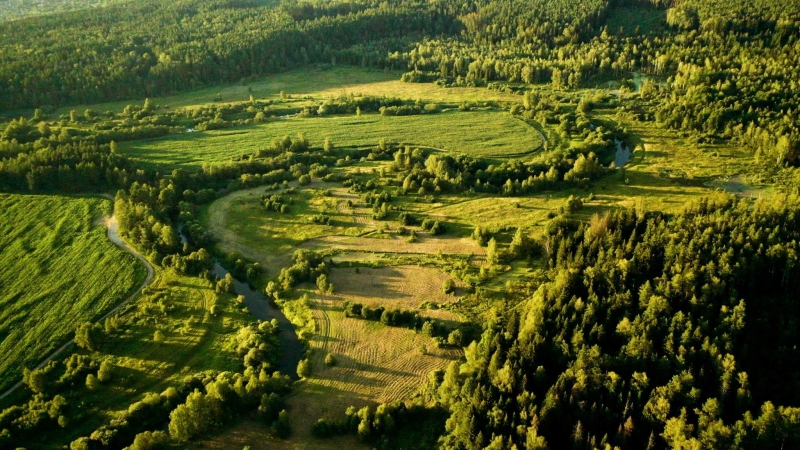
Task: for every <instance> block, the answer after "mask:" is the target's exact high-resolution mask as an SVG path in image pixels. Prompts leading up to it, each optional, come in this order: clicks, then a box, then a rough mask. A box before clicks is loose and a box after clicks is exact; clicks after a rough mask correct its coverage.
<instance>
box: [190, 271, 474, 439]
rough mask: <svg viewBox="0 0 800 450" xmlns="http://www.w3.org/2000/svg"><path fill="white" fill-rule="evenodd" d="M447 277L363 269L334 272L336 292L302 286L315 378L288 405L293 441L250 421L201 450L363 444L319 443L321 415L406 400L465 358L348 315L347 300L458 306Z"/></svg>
mask: <svg viewBox="0 0 800 450" xmlns="http://www.w3.org/2000/svg"><path fill="white" fill-rule="evenodd" d="M446 277H447V275H446V274H443V273H442V272H441V271H438V270H436V269H434V268H427V267H412V266H400V267H382V268H361V273H360V274H355V273H354V269H333V271H332V273H331V279H332V280H333V281H334V284H335V286H336V293H335V294H333V295H325V294H320V293H318V292H316V291H314V290H313V289H311V288H305V289H300V291H301V292H303V293H306V294H308V295H309V296H310V298H311V299H312V300H311V304H312V306H311V308H312V313H313V316H314V322H315V324H316V331H315V333H314V335H313V336H312V337H311V339H309V346H310V348H311V357H310V360H311V364H312V374H311V377H310V378H307V379H304V380H302V381H301V382H300V384H299V385H298V386H297V387H296V390H295V392H294V393H293V394H292V395H291V396H290V397H289V399H288V403H287V406H288V411H289V414H290V418H291V424H292V437H291V438H290V439H289V440H288V441H283V440H278V439H274V438H270V437H267V436H266V434H267V427H266V426H265V425H264V424H259V423H257V422H254V421H246V422H244V423H242V424H239V425H236V426H234V427H233V428H232V429H230V430H227V431H226V432H224V433H222V434H221V435H219V436H216V437H213V438H211V439H209V440H208V441H205V442H202V443H199V444H198V445H197V446H196V448H213V449H240V448H242V447H243V446H245V445H247V446H250V447H251V448H254V449H298V450H301V449H302V450H310V449H318V448H322V449H328V448H330V449H334V448H363V447H365V446H363V444H361V445H360V444H359V443H358V442H357V441H356V440H354V439H353V438H352V437H343V438H338V439H334V440H324V441H320V440H317V439H314V438H313V437H312V436H311V435H310V430H311V426H312V425H313V424H314V423H315V422H316V421H317V419H319V418H321V417H326V418H329V419H340V418H341V417H343V415H344V411H345V409H347V407H348V406H357V407H362V406H365V405H369V404H375V403H377V402H391V401H395V400H403V399H408V398H409V397H411V396H412V395H413V394H414V393H416V392H417V391H418V390H419V389H420V386H422V385H423V383H424V382H425V380H426V378H427V376H428V373H429V372H431V371H433V370H437V369H444V368H445V367H446V366H447V364H448V363H449V362H450V361H452V360H453V359H456V358H458V357H459V355H460V354H461V350H460V349H455V348H437V347H436V346H435V344H434V342H433V340H432V339H431V338H430V337H428V336H425V335H423V334H420V333H416V332H414V331H412V330H408V329H405V328H396V327H388V326H385V325H383V324H381V323H378V322H373V321H366V320H362V319H355V318H347V317H345V316H344V312H343V310H342V303H343V302H344V301H345V300H349V301H356V302H361V303H363V304H366V305H372V306H384V307H386V308H394V307H398V308H399V307H405V308H408V307H415V308H418V307H419V306H420V304H421V303H422V302H423V301H441V302H450V301H454V300H455V297H454V296H452V295H445V294H442V292H441V286H442V281H443V280H444V279H445V278H446ZM425 313H433V315H434V316H437V317H438V318H440V319H443V320H447V319H450V320H451V321H452V322H457V321H458V318H457V316H455V315H454V314H452V313H449V312H447V311H443V310H439V311H425ZM437 313H440V314H437ZM426 315H427V314H426ZM423 348H424V349H425V350H424V351H423V350H422V349H423ZM328 354H332V355H333V356H334V357H335V358H336V364H335V365H334V366H328V365H326V364H325V362H324V360H325V357H326V356H327V355H328ZM366 448H368V447H366Z"/></svg>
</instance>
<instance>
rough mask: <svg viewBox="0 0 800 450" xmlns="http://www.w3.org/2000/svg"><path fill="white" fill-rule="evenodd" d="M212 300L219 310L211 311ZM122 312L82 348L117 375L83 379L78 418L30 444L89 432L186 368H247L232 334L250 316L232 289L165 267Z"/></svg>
mask: <svg viewBox="0 0 800 450" xmlns="http://www.w3.org/2000/svg"><path fill="white" fill-rule="evenodd" d="M161 304H165V305H168V308H167V310H166V312H163V313H162V312H160V311H161V306H160V305H161ZM214 305H216V308H215V312H216V315H211V314H210V311H211V308H212V306H214ZM121 318H122V322H123V323H124V324H125V325H123V327H122V329H121V330H120V331H117V332H116V333H115V334H114V335H112V336H111V337H109V338H105V339H104V341H103V342H102V343H101V344H100V346H99V350H98V351H97V352H87V351H85V350H81V349H76V351H77V352H79V353H83V354H89V355H91V356H92V357H93V358H94V359H96V360H97V361H101V360H109V361H111V362H112V363H113V365H114V366H115V369H114V372H113V373H114V375H113V378H112V380H111V381H109V382H107V383H104V384H102V385H101V386H100V387H99V388H98V389H97V390H96V391H89V390H88V389H86V388H85V387H83V386H82V385H80V386H79V387H76V388H74V390H72V391H71V392H70V395H71V396H76V398H75V399H72V400H70V401H72V402H75V406H76V407H77V408H74V409H73V411H74V414H77V415H78V416H77V417H71V418H70V421H71V423H72V424H73V425H70V426H69V427H67V428H64V429H59V430H54V431H53V432H51V433H46V434H45V435H43V436H42V437H41V440H40V441H37V442H29V443H27V444H28V448H31V449H36V448H57V447H59V446H60V445H68V444H69V443H70V442H71V441H72V440H74V439H76V438H77V437H80V436H88V435H89V434H91V432H92V431H94V430H95V429H97V428H98V427H99V426H101V425H104V424H107V423H108V422H109V420H111V419H112V418H114V416H115V413H116V412H118V411H122V410H124V409H127V408H128V406H129V405H130V404H131V403H133V402H136V401H137V400H140V399H141V398H142V397H143V395H144V394H145V393H146V392H162V391H163V390H164V389H166V388H167V387H170V386H176V385H178V384H179V382H180V380H181V379H182V378H183V377H184V376H186V375H190V374H193V373H197V372H201V371H206V370H216V371H225V370H230V371H238V370H241V366H242V362H241V358H240V357H238V356H237V355H236V352H235V349H234V348H233V347H231V339H232V337H233V336H234V335H235V334H236V332H237V331H238V329H239V328H240V327H241V326H242V325H245V324H247V323H250V322H252V318H251V316H250V315H249V314H248V313H247V312H246V311H244V310H243V309H242V307H241V305H239V304H238V303H236V302H235V300H234V299H233V296H232V295H229V294H225V295H223V296H218V295H217V294H216V293H215V292H214V289H213V286H212V285H211V283H210V282H208V281H205V280H203V279H200V278H197V277H186V276H180V275H177V274H176V273H174V272H173V271H171V270H161V269H158V270H157V274H156V278H155V280H154V281H153V283H152V284H151V285H150V287H148V288H147V289H146V291H145V293H144V294H143V295H142V296H141V297H139V298H138V299H136V300H134V301H133V302H132V303H131V304H130V305H129V306H127V307H126V308H125V311H124V312H123V313H122V315H121ZM156 330H160V331H161V332H162V333H163V334H164V337H165V339H164V341H163V342H161V343H156V342H154V341H153V334H154V333H155V331H156ZM67 356H68V355H64V357H67Z"/></svg>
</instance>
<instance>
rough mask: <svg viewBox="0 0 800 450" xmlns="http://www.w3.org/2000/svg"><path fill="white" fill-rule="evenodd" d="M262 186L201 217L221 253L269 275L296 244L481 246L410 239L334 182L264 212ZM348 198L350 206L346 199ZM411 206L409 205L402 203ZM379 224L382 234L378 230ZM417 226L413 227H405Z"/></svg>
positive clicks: (471, 250) (352, 249)
mask: <svg viewBox="0 0 800 450" xmlns="http://www.w3.org/2000/svg"><path fill="white" fill-rule="evenodd" d="M263 192H264V188H255V189H247V190H243V191H237V192H234V193H232V194H230V195H227V196H225V197H223V198H221V199H219V200H217V201H215V202H214V203H212V204H211V205H209V206H208V207H206V208H205V210H204V212H203V214H202V216H203V220H204V221H205V222H206V223H207V224H208V226H209V228H210V229H211V231H212V232H213V233H214V235H215V236H216V237H217V238H218V239H219V242H218V245H219V247H220V248H221V249H222V250H224V251H226V252H238V253H240V254H241V255H243V256H245V257H247V258H249V259H251V260H253V261H257V262H259V263H261V264H262V265H263V266H265V267H266V268H267V270H268V272H269V271H270V270H271V271H272V272H271V273H270V275H271V276H274V275H276V273H275V272H276V271H277V270H278V269H279V268H280V267H284V266H286V265H287V264H288V263H289V262H290V257H291V255H292V253H294V251H295V250H297V249H298V248H307V249H312V250H329V249H337V250H340V251H344V252H349V253H356V254H358V255H359V256H358V258H357V259H363V258H364V254H365V253H366V254H368V255H374V254H376V253H387V254H411V255H414V254H436V253H438V252H440V251H441V253H442V254H445V255H451V254H452V255H471V254H475V255H482V254H484V253H485V250H484V249H482V248H481V247H478V246H477V245H476V244H475V243H474V242H473V241H471V240H469V239H466V238H463V237H461V236H457V235H456V236H454V235H453V234H452V233H450V234H448V235H444V236H435V237H434V236H430V235H429V234H428V233H423V232H420V233H419V234H418V237H419V239H418V241H417V242H415V243H410V242H408V240H407V239H406V238H405V237H403V236H397V235H396V233H395V231H396V229H397V228H398V226H399V224H398V223H397V222H396V221H391V220H389V221H376V220H373V219H372V218H371V216H370V215H371V211H370V210H369V209H367V208H365V207H364V205H362V204H359V203H358V202H359V199H358V196H357V195H355V194H350V193H348V191H347V189H346V188H342V187H341V185H338V184H335V183H324V182H316V181H315V182H314V183H313V184H312V185H311V186H310V187H308V188H304V189H298V190H297V191H296V193H294V194H292V195H286V197H287V198H289V197H291V198H293V199H294V200H295V203H294V204H293V205H292V206H290V210H289V212H288V213H286V214H279V213H275V212H267V211H266V210H265V209H264V207H263V206H262V205H261V203H260V198H261V194H262V193H263ZM348 201H351V202H353V207H349V206H347V202H348ZM403 205H404V207H406V208H407V209H408V210H412V211H420V212H424V211H425V209H419V210H417V209H412V206H411V205H413V204H411V203H403ZM316 214H326V215H328V216H329V217H330V218H331V224H330V225H317V224H312V223H309V221H308V218H309V217H310V216H312V215H316ZM380 228H384V229H385V230H386V232H385V233H383V234H381V233H378V232H377V230H378V229H380ZM407 228H408V229H416V230H417V231H420V230H419V228H418V227H407Z"/></svg>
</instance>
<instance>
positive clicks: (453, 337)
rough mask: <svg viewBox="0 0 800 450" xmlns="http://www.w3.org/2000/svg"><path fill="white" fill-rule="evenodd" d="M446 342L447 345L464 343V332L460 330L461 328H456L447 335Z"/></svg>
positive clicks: (459, 345) (458, 345)
mask: <svg viewBox="0 0 800 450" xmlns="http://www.w3.org/2000/svg"><path fill="white" fill-rule="evenodd" d="M447 343H448V344H449V345H454V346H457V347H461V346H462V345H463V344H464V334H463V333H462V332H461V330H459V329H458V328H456V329H455V330H453V331H451V332H450V334H449V335H448V336H447Z"/></svg>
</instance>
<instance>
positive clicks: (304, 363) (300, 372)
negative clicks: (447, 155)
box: [297, 359, 311, 378]
mask: <svg viewBox="0 0 800 450" xmlns="http://www.w3.org/2000/svg"><path fill="white" fill-rule="evenodd" d="M297 376H299V377H300V378H308V377H310V376H311V363H310V362H309V361H308V359H303V360H300V362H299V363H298V364H297Z"/></svg>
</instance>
